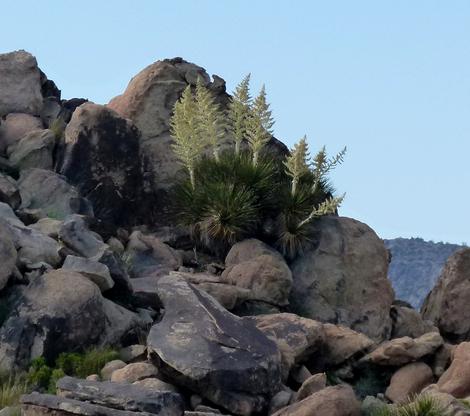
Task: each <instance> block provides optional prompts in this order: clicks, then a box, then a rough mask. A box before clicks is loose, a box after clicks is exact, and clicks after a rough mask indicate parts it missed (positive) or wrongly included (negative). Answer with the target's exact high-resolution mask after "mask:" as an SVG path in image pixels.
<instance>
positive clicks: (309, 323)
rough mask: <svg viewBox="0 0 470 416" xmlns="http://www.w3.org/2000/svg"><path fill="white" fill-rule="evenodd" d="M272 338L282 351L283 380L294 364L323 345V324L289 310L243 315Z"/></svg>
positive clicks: (303, 359)
mask: <svg viewBox="0 0 470 416" xmlns="http://www.w3.org/2000/svg"><path fill="white" fill-rule="evenodd" d="M244 319H246V320H249V321H253V322H254V323H255V325H256V327H257V328H258V329H259V330H261V331H262V332H263V333H264V334H265V335H266V336H267V337H268V338H270V339H272V340H273V341H274V342H275V343H276V344H277V346H278V348H279V350H280V351H281V354H282V374H283V379H284V380H287V377H288V376H289V372H290V370H291V369H292V367H293V366H294V365H298V364H300V363H302V362H304V361H306V360H307V359H308V358H309V357H310V355H312V354H315V353H317V352H319V351H320V350H321V349H322V348H323V343H324V339H325V335H324V332H323V325H322V324H321V323H319V322H316V321H313V320H311V319H306V318H301V317H300V316H297V315H294V314H290V313H280V314H273V315H258V316H255V317H249V318H244Z"/></svg>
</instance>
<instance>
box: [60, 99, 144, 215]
mask: <svg viewBox="0 0 470 416" xmlns="http://www.w3.org/2000/svg"><path fill="white" fill-rule="evenodd" d="M140 160H141V159H140V153H139V132H138V130H137V128H136V127H135V126H134V125H133V124H132V123H131V122H130V121H129V120H126V119H124V118H121V117H119V116H118V114H117V113H115V112H114V111H113V110H111V109H109V108H108V107H106V106H102V105H97V104H92V103H85V104H83V105H81V106H80V107H78V108H77V109H76V110H75V112H74V113H73V116H72V119H71V121H70V123H69V124H68V125H67V128H66V130H65V151H64V158H63V163H62V166H61V168H60V172H61V173H62V174H63V175H65V176H66V177H67V178H68V179H69V181H70V182H71V183H72V184H74V185H75V186H77V188H78V189H79V190H80V192H81V193H82V195H84V196H86V197H87V198H88V199H89V200H90V201H91V202H92V204H93V208H94V211H95V215H96V217H97V218H99V219H101V220H104V221H105V222H109V223H113V224H128V223H130V222H131V217H132V220H134V219H135V217H136V216H137V215H138V209H139V205H138V202H139V201H138V200H139V197H140V195H141V191H142V184H143V178H142V171H141V162H140ZM131 213H132V215H130V214H131Z"/></svg>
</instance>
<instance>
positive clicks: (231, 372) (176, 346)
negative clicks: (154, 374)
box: [147, 276, 281, 415]
mask: <svg viewBox="0 0 470 416" xmlns="http://www.w3.org/2000/svg"><path fill="white" fill-rule="evenodd" d="M157 290H158V295H159V297H160V299H161V301H162V303H163V305H164V308H165V313H164V315H163V318H162V320H161V321H160V322H158V323H157V324H155V325H154V326H153V327H152V329H151V330H150V333H149V336H148V340H147V344H148V348H149V352H150V356H151V358H152V360H153V362H154V363H155V364H156V365H157V366H158V367H159V368H160V370H161V371H162V373H163V374H165V375H166V376H168V378H169V379H170V380H172V381H174V382H175V384H178V385H182V386H185V387H187V388H189V389H191V390H193V391H195V392H197V393H198V394H200V395H201V396H202V397H205V398H207V399H209V400H210V401H212V402H213V403H215V404H217V405H219V406H221V407H223V408H225V409H227V410H228V411H230V412H232V413H235V414H239V415H250V414H252V413H256V412H260V411H261V410H263V409H264V408H265V407H266V406H267V404H268V403H269V399H270V398H271V397H272V396H273V395H274V394H275V393H276V392H277V391H279V390H280V384H281V369H280V367H281V366H280V364H281V362H280V361H281V360H280V353H279V351H278V349H277V347H276V344H275V343H274V342H272V341H271V340H269V339H268V338H267V337H266V336H265V335H263V333H262V332H261V331H259V330H258V329H257V328H256V327H255V325H254V324H253V323H250V322H247V321H245V320H242V319H240V318H237V317H236V316H234V315H232V314H230V313H229V312H227V311H226V310H225V309H224V308H222V307H221V306H220V305H219V304H218V303H217V302H216V301H215V300H214V299H213V298H211V297H210V296H209V295H207V294H206V293H204V292H202V291H200V290H198V289H196V288H195V287H194V286H192V285H190V284H188V283H187V282H186V281H185V280H184V279H182V278H175V277H171V276H168V277H163V278H161V279H160V280H159V282H158V286H157Z"/></svg>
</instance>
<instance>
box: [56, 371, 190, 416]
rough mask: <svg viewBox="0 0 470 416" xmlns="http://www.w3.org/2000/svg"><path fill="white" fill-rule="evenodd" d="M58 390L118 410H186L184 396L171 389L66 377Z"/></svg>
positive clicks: (166, 414) (175, 414)
mask: <svg viewBox="0 0 470 416" xmlns="http://www.w3.org/2000/svg"><path fill="white" fill-rule="evenodd" d="M57 394H58V395H59V396H60V397H65V398H67V399H74V400H80V401H85V402H89V403H93V404H97V405H100V406H105V407H110V408H112V409H117V410H128V411H133V412H148V413H152V414H155V415H161V416H181V415H182V414H183V400H182V398H181V396H180V395H179V394H177V393H173V392H170V391H152V390H149V389H146V388H145V387H142V386H139V385H135V384H127V383H112V382H109V381H87V380H80V379H77V378H73V377H64V378H62V379H60V380H59V381H58V382H57Z"/></svg>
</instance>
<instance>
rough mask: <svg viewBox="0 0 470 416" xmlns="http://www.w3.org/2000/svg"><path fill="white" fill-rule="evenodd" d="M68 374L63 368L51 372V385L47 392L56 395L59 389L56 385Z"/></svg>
mask: <svg viewBox="0 0 470 416" xmlns="http://www.w3.org/2000/svg"><path fill="white" fill-rule="evenodd" d="M66 375H67V374H66V373H65V372H64V370H62V369H61V368H55V369H54V370H52V372H51V376H50V378H49V384H48V386H47V392H48V393H49V394H56V391H57V387H56V384H57V382H58V381H59V380H60V379H61V378H62V377H65V376H66Z"/></svg>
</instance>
